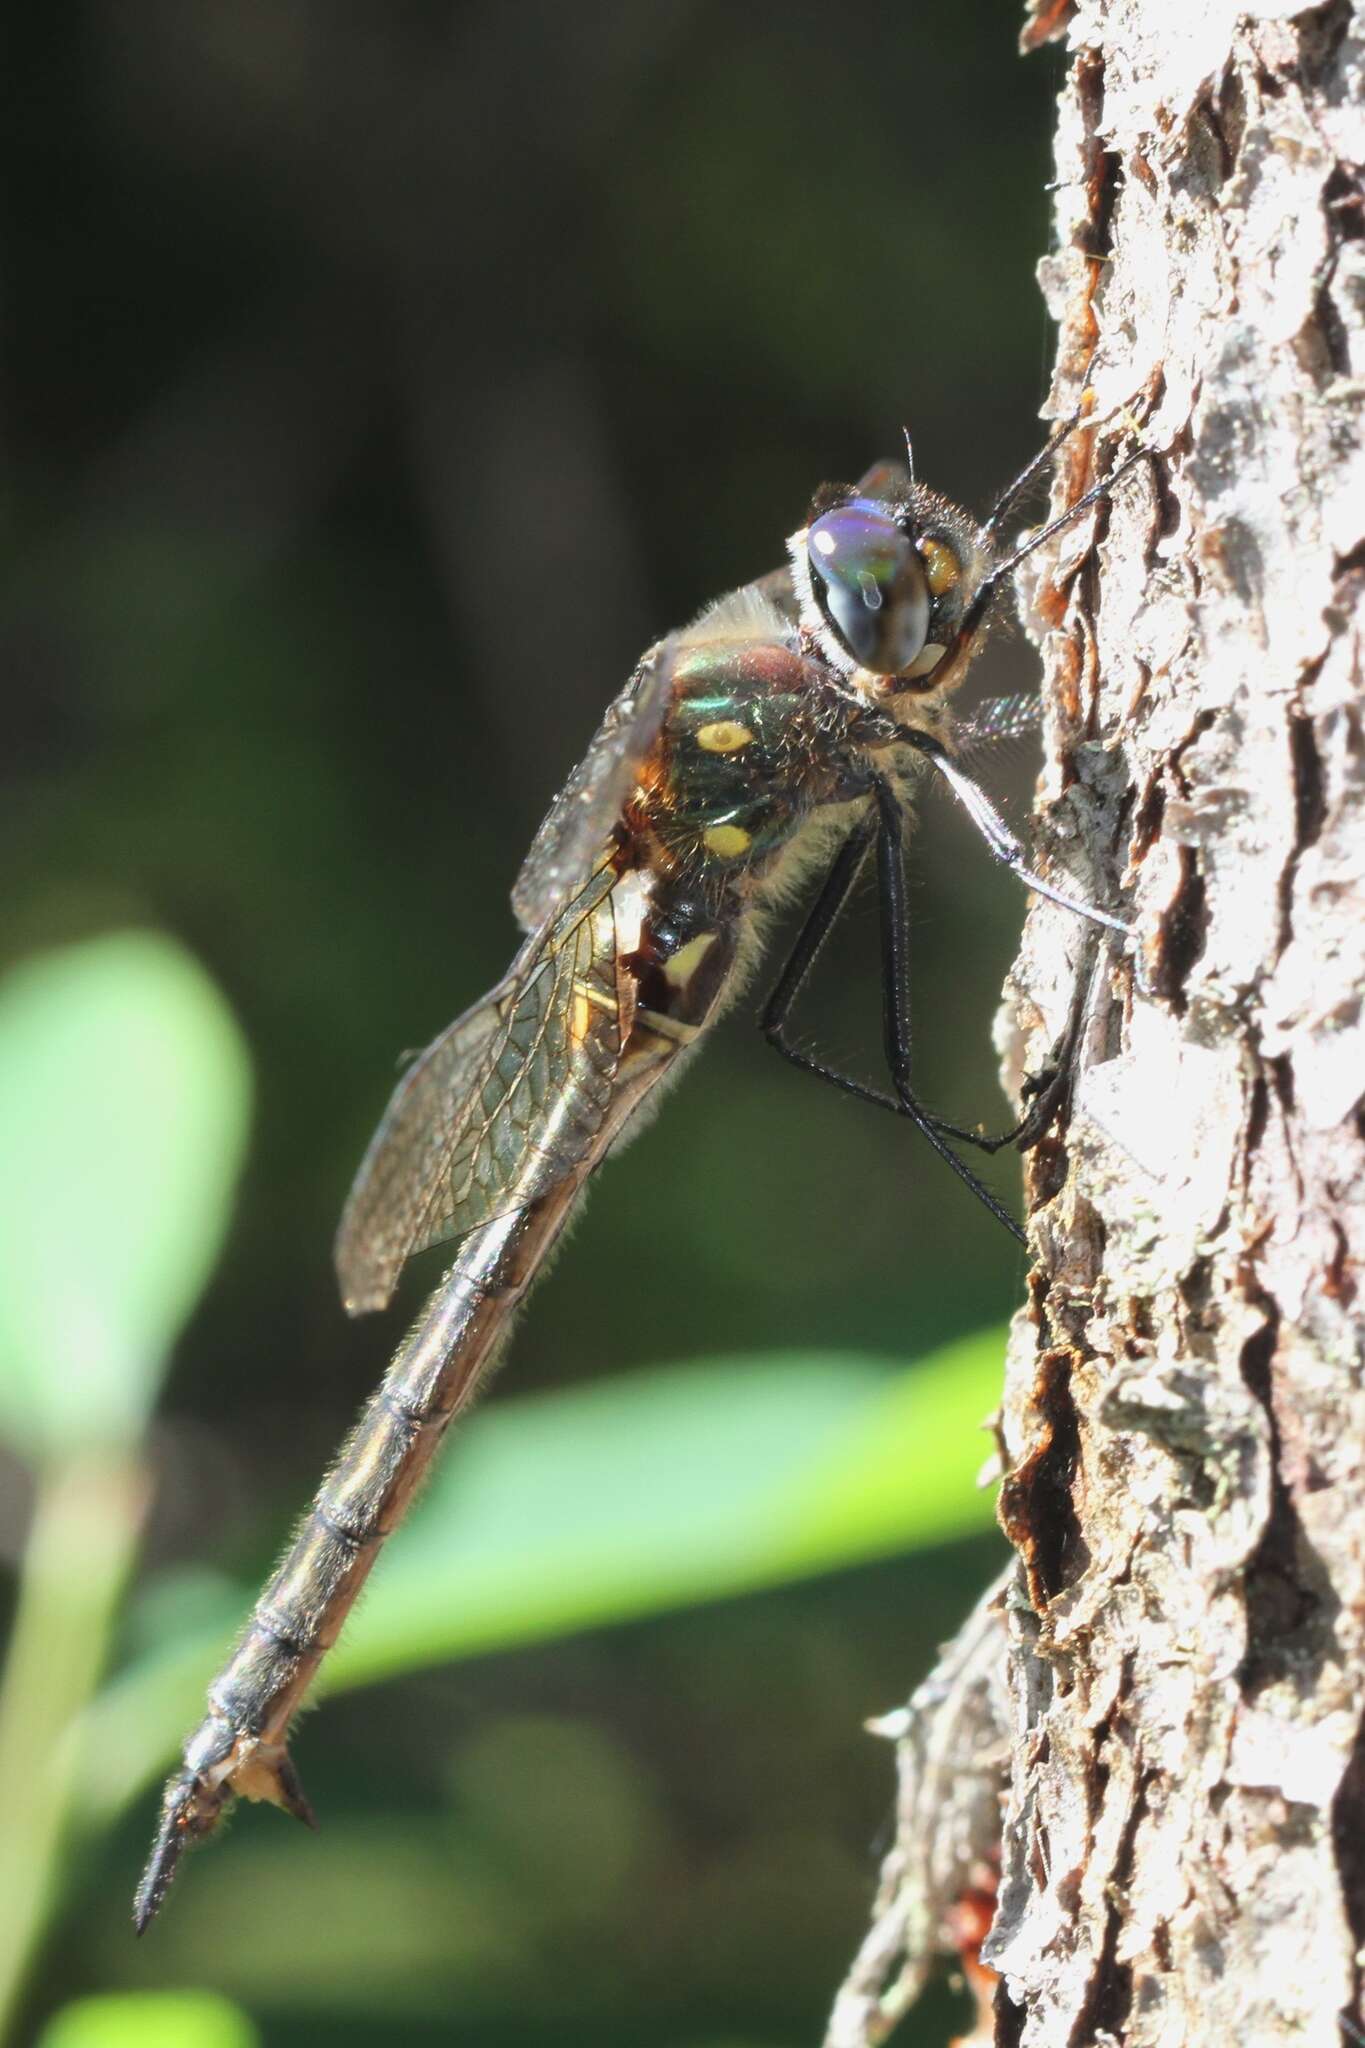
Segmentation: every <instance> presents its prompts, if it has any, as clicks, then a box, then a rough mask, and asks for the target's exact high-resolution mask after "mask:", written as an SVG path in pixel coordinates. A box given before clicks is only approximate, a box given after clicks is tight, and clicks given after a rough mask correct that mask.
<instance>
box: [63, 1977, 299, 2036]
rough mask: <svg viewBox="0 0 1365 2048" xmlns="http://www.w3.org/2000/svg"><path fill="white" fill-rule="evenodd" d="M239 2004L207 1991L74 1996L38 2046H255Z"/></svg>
mask: <svg viewBox="0 0 1365 2048" xmlns="http://www.w3.org/2000/svg"><path fill="white" fill-rule="evenodd" d="M260 2038H261V2037H260V2035H259V2033H258V2032H257V2030H256V2028H255V2026H254V2025H253V2024H252V2022H251V2020H250V2019H248V2017H247V2015H246V2014H245V2013H244V2012H243V2011H242V2009H241V2007H240V2006H239V2005H233V2004H231V2003H230V2002H229V2000H228V1999H226V1998H219V1997H218V1996H217V1994H216V1993H215V1992H212V1991H147V1992H142V1991H137V1992H120V1993H114V1994H109V1995H107V1996H105V1997H103V1998H78V1999H77V2000H76V2001H75V2003H74V2004H72V2005H66V2006H63V2007H62V2010H61V2011H60V2012H59V2013H56V2014H55V2015H54V2016H53V2018H52V2019H50V2020H49V2021H48V2023H47V2025H46V2026H45V2027H44V2029H43V2031H42V2033H41V2034H40V2035H39V2036H38V2042H37V2048H258V2044H259V2042H260Z"/></svg>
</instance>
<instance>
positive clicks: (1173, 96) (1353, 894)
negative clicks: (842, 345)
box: [831, 0, 1365, 2048]
mask: <svg viewBox="0 0 1365 2048" xmlns="http://www.w3.org/2000/svg"><path fill="white" fill-rule="evenodd" d="M1038 20H1039V23H1040V26H1039V27H1037V28H1036V29H1035V32H1034V39H1035V40H1037V39H1040V38H1041V36H1042V35H1043V34H1056V33H1059V32H1060V33H1064V34H1065V35H1066V37H1067V39H1068V41H1069V44H1070V48H1071V51H1072V61H1071V65H1070V70H1069V75H1068V79H1067V83H1066V86H1065V88H1064V91H1063V94H1062V99H1061V103H1060V107H1059V124H1058V136H1057V176H1058V179H1059V181H1060V183H1059V189H1058V193H1057V221H1058V246H1057V253H1056V254H1054V255H1053V256H1052V257H1050V258H1049V259H1048V260H1047V261H1046V262H1045V263H1044V264H1043V266H1042V271H1041V275H1042V282H1043V287H1044V291H1045V294H1046V297H1047V300H1048V304H1049V307H1050V309H1051V311H1052V313H1053V315H1054V317H1055V318H1056V319H1057V321H1058V323H1059V329H1060V335H1059V353H1058V363H1057V370H1056V376H1055V382H1054V388H1053V393H1052V410H1053V411H1054V413H1055V414H1056V415H1058V416H1061V415H1065V414H1066V413H1067V412H1068V411H1069V410H1070V409H1071V408H1072V407H1073V406H1074V405H1075V404H1076V403H1077V402H1078V400H1079V399H1080V396H1081V393H1082V392H1083V391H1085V390H1087V389H1088V390H1090V391H1092V392H1093V394H1094V397H1093V401H1092V411H1093V415H1094V417H1096V418H1097V419H1099V418H1102V417H1104V415H1105V414H1106V413H1107V412H1108V411H1109V410H1110V409H1111V408H1113V407H1115V406H1118V405H1120V404H1123V403H1125V402H1126V403H1127V405H1128V406H1129V408H1130V410H1131V412H1132V414H1133V415H1134V421H1135V424H1136V425H1137V427H1138V429H1139V433H1140V438H1141V440H1142V442H1143V444H1144V445H1145V446H1147V447H1148V448H1149V449H1151V451H1152V459H1151V460H1150V461H1149V462H1145V463H1143V464H1142V465H1140V466H1139V467H1138V468H1137V469H1136V470H1134V471H1133V472H1132V473H1130V475H1129V476H1128V477H1127V478H1125V479H1124V480H1123V481H1122V482H1121V483H1120V484H1119V485H1118V487H1117V488H1116V491H1115V493H1114V497H1113V501H1112V504H1111V505H1110V506H1109V507H1108V508H1106V509H1103V510H1102V511H1101V512H1100V513H1099V514H1098V515H1095V516H1092V517H1091V518H1089V519H1088V520H1087V521H1085V522H1082V523H1078V525H1077V526H1076V527H1075V528H1073V529H1070V530H1068V531H1067V532H1066V533H1065V534H1064V535H1063V536H1062V538H1061V540H1060V542H1059V543H1058V545H1057V546H1056V548H1055V550H1054V551H1052V552H1051V553H1050V554H1049V555H1048V557H1047V558H1046V559H1045V560H1039V561H1038V562H1037V563H1036V565H1035V566H1034V573H1033V575H1032V576H1031V577H1030V579H1029V588H1028V589H1027V590H1026V592H1025V593H1024V596H1025V600H1026V609H1027V610H1028V611H1029V612H1031V615H1032V619H1033V624H1034V629H1035V633H1036V637H1037V638H1038V641H1039V645H1040V647H1041V649H1042V652H1043V656H1044V660H1045V666H1046V679H1045V683H1044V696H1045V702H1046V704H1047V706H1048V713H1047V766H1046V770H1045V775H1044V782H1043V788H1042V800H1043V810H1042V831H1043V843H1044V845H1045V846H1048V847H1049V848H1050V850H1051V854H1052V858H1053V859H1054V860H1055V861H1056V863H1057V864H1058V867H1059V868H1060V869H1061V870H1064V871H1065V872H1066V873H1067V874H1068V875H1069V876H1071V877H1072V878H1074V879H1076V880H1079V881H1081V882H1082V883H1083V884H1084V885H1085V886H1086V887H1088V888H1089V889H1090V890H1091V892H1092V893H1093V895H1094V896H1095V898H1096V900H1097V901H1099V902H1101V903H1105V904H1117V903H1119V902H1123V903H1125V904H1126V905H1127V906H1128V908H1127V914H1128V915H1129V916H1130V917H1131V918H1132V920H1133V923H1134V925H1135V926H1136V931H1137V938H1136V942H1135V944H1133V945H1132V946H1130V947H1129V948H1127V949H1126V950H1125V949H1124V948H1123V947H1122V946H1121V945H1115V946H1112V947H1110V946H1103V947H1101V948H1100V950H1099V953H1098V955H1096V954H1095V951H1094V944H1093V940H1092V938H1091V937H1090V935H1088V934H1087V932H1086V931H1085V929H1084V928H1083V927H1081V926H1079V925H1078V924H1077V923H1076V921H1075V920H1074V919H1070V918H1068V917H1067V916H1066V915H1065V914H1064V913H1062V912H1059V911H1056V910H1055V909H1053V908H1051V907H1050V906H1048V905H1045V904H1040V905H1039V906H1038V907H1037V908H1036V909H1035V910H1034V912H1033V913H1032V915H1031V916H1030V919H1029V922H1028V928H1027V931H1026V934H1025V942H1024V946H1023V949H1022V952H1021V955H1020V959H1019V962H1018V964H1017V966H1016V969H1015V971H1014V974H1013V977H1012V984H1013V985H1012V990H1011V997H1010V1002H1009V1005H1008V1008H1007V1011H1006V1013H1005V1023H1004V1026H1003V1029H1002V1049H1003V1050H1004V1053H1005V1056H1006V1069H1007V1073H1008V1074H1009V1075H1010V1077H1011V1078H1012V1079H1013V1081H1014V1082H1015V1083H1016V1084H1017V1082H1018V1079H1019V1077H1020V1076H1021V1075H1022V1074H1023V1073H1024V1072H1026V1071H1029V1070H1031V1069H1036V1068H1037V1067H1039V1066H1040V1065H1041V1064H1043V1062H1044V1061H1045V1059H1046V1056H1047V1053H1048V1050H1049V1048H1050V1047H1051V1045H1052V1044H1053V1043H1054V1042H1055V1040H1056V1038H1057V1036H1058V1034H1059V1032H1060V1030H1061V1028H1062V1026H1063V1024H1064V1021H1065V1018H1066V1015H1067V1011H1068V1005H1069V1004H1070V1002H1071V998H1072V993H1073V990H1074V989H1075V987H1076V985H1077V978H1078V976H1088V977H1089V981H1088V986H1089V988H1090V992H1091V1001H1090V1005H1089V1011H1088V1016H1087V1023H1086V1029H1085V1034H1084V1043H1083V1046H1082V1050H1081V1055H1080V1059H1079V1063H1078V1073H1077V1081H1076V1088H1075V1092H1074V1096H1073V1100H1072V1103H1071V1106H1070V1110H1069V1113H1068V1115H1067V1116H1066V1117H1065V1118H1064V1119H1063V1121H1062V1122H1061V1124H1060V1125H1059V1127H1058V1129H1057V1131H1056V1132H1055V1133H1054V1135H1053V1136H1052V1137H1051V1138H1050V1139H1049V1140H1048V1141H1047V1142H1046V1143H1045V1144H1043V1145H1042V1146H1040V1147H1039V1148H1038V1150H1037V1152H1036V1153H1035V1154H1034V1155H1033V1158H1032V1161H1031V1163H1030V1166H1029V1169H1028V1182H1029V1193H1030V1206H1031V1211H1032V1219H1033V1221H1032V1242H1033V1247H1034V1253H1035V1265H1034V1269H1033V1273H1032V1276H1031V1283H1030V1295H1029V1302H1028V1305H1027V1307H1026V1309H1024V1310H1023V1311H1021V1313H1020V1315H1019V1316H1018V1318H1017V1319H1016V1325H1015V1330H1014V1336H1013V1342H1012V1347H1011V1352H1010V1356H1009V1361H1008V1365H1007V1372H1006V1390H1005V1400H1004V1406H1003V1415H1002V1440H1003V1447H1004V1455H1005V1463H1006V1467H1007V1476H1006V1479H1005V1482H1004V1485H1003V1487H1002V1496H1001V1511H1002V1519H1003V1521H1004V1523H1005V1526H1006V1529H1007V1531H1008V1533H1009V1535H1010V1537H1011V1539H1012V1541H1013V1543H1014V1545H1015V1548H1016V1550H1017V1552H1018V1557H1019V1564H1018V1566H1017V1580H1016V1584H1015V1587H1014V1589H1013V1591H1012V1595H1011V1597H1010V1598H1009V1599H1008V1600H1005V1601H1002V1602H1001V1604H1000V1608H999V1613H1000V1616H1001V1624H1002V1627H1004V1626H1006V1625H1007V1627H1008V1634H1009V1650H1008V1658H1007V1686H1008V1695H1007V1696H1008V1700H1009V1709H1008V1713H1009V1741H1008V1751H1009V1768H1008V1790H1007V1797H1006V1806H1005V1824H1004V1831H1003V1837H1002V1841H1001V1866H1000V1895H999V1903H998V1909H997V1913H996V1918H995V1924H994V1927H993V1929H992V1932H991V1934H990V1937H989V1939H988V1941H987V1944H986V1948H985V1954H986V1956H987V1958H988V1959H989V1960H990V1961H991V1962H992V1963H993V1964H994V1966H995V1968H996V1969H997V1970H998V1971H999V1972H1000V1973H1001V1982H1000V1986H999V1989H998V1992H997V1997H996V2013H995V2038H996V2040H997V2041H998V2042H1001V2043H1005V2042H1008V2043H1011V2044H1018V2048H1044V2044H1046V2048H1061V2044H1064V2043H1065V2044H1075V2048H1085V2044H1088V2043H1092V2042H1093V2043H1099V2044H1111V2043H1121V2044H1124V2048H1146V2044H1157V2043H1160V2044H1161V2048H1181V2044H1191V2048H1193V2044H1196V2043H1197V2044H1199V2048H1205V2044H1207V2043H1211V2042H1220V2043H1221V2042H1238V2043H1248V2044H1252V2048H1271V2044H1275V2043H1278V2042H1286V2043H1287V2042H1290V2041H1293V2042H1295V2043H1310V2044H1318V2043H1320V2044H1322V2048H1329V2044H1334V2043H1336V2042H1338V2041H1340V2040H1342V2039H1352V2038H1355V2036H1353V2035H1352V2033H1351V2026H1352V2025H1356V2026H1365V2015H1362V2009H1361V1968H1360V1960H1359V1956H1360V1951H1361V1947H1362V1943H1363V1942H1365V1733H1363V1725H1365V1724H1363V1723H1362V1712H1363V1710H1365V1386H1363V1385H1362V1377H1363V1375H1362V1356H1363V1350H1365V1347H1363V1346H1362V1305H1361V1298H1360V1293H1359V1288H1360V1280H1361V1262H1362V1256H1363V1255H1365V1126H1363V1125H1362V1117H1361V1096H1362V1089H1365V1015H1362V989H1363V988H1365V732H1362V720H1363V716H1365V705H1363V703H1362V689H1361V673H1362V659H1361V653H1362V649H1361V637H1362V636H1361V625H1362V592H1363V591H1365V453H1363V452H1362V398H1363V397H1365V206H1363V205H1362V188H1361V183H1360V173H1361V162H1362V159H1365V111H1362V109H1365V17H1363V16H1362V11H1361V9H1360V8H1358V7H1357V8H1352V7H1351V6H1350V5H1349V4H1346V0H1340V4H1332V5H1329V6H1326V7H1318V8H1313V9H1309V10H1303V9H1293V8H1290V7H1286V6H1281V5H1274V4H1269V0H1260V4H1254V5H1251V6H1248V7H1245V8H1243V9H1241V10H1239V9H1237V8H1236V7H1234V6H1233V5H1231V4H1201V5H1198V6H1190V5H1189V4H1188V0H1099V4H1093V5H1086V6H1082V7H1080V8H1077V9H1075V10H1074V11H1072V10H1069V9H1067V8H1065V7H1063V6H1059V5H1055V4H1054V5H1050V6H1046V7H1044V8H1043V9H1042V10H1041V12H1040V14H1039V17H1038ZM1120 445H1121V444H1120V441H1119V440H1118V438H1117V437H1115V436H1114V435H1113V433H1112V430H1109V429H1105V430H1101V431H1097V432H1094V433H1090V432H1084V431H1083V432H1081V433H1078V434H1077V435H1076V436H1075V437H1074V438H1073V441H1072V442H1071V443H1070V444H1069V445H1068V449H1067V452H1066V454H1065V456H1064V458H1063V459H1062V461H1061V463H1060V465H1059V473H1058V481H1057V498H1056V508H1057V509H1061V508H1062V507H1063V506H1064V505H1065V504H1066V503H1068V502H1070V501H1072V500H1074V499H1075V497H1077V496H1078V495H1079V494H1080V491H1081V490H1082V489H1083V488H1084V487H1085V485H1086V484H1088V483H1089V482H1091V481H1092V480H1093V479H1094V477H1095V476H1096V475H1098V474H1103V473H1104V470H1105V468H1106V466H1108V465H1109V464H1111V463H1112V462H1113V461H1114V459H1115V457H1116V454H1117V452H1118V451H1119V448H1120ZM921 1739H922V1738H921ZM897 1846H898V1853H900V1854H901V1855H902V1857H904V1856H905V1855H906V1854H907V1851H908V1850H909V1848H910V1846H911V1845H910V1844H909V1842H908V1841H907V1840H906V1839H903V1840H902V1841H901V1842H900V1843H898V1845H897ZM943 1904H944V1902H943V1901H942V1900H940V1901H938V1902H937V1910H939V1911H940V1913H941V1911H942V1907H943ZM882 1908H883V1917H885V1913H886V1911H887V1910H888V1907H887V1900H886V1898H885V1896H884V1898H883V1901H882ZM906 1924H908V1922H907V1923H906ZM939 1945H940V1946H943V1947H946V1946H948V1945H949V1943H948V1941H947V1939H946V1937H944V1936H943V1934H942V1929H941V1928H940V1943H939ZM901 1966H902V1967H903V1966H904V1965H903V1958H902V1964H901ZM864 1989H865V1991H866V1989H867V1987H866V1986H865V1987H864ZM864 2006H865V2012H866V2024H865V2025H864V2026H863V2031H862V2033H861V2035H859V2034H858V2033H857V2032H856V2030H855V2029H854V2027H853V2021H852V2016H851V2008H849V2007H847V2006H846V2007H845V2016H846V2018H848V2019H849V2026H848V2028H847V2029H846V2031H845V2032H844V2033H843V2034H842V2035H841V2036H840V2037H839V2038H840V2041H841V2048H842V2044H843V2043H849V2042H853V2041H855V2040H862V2041H874V2040H876V2039H878V2038H880V2037H881V2035H882V2034H883V2033H884V2032H885V2030H886V2024H887V2022H888V2021H889V2019H890V2018H891V2017H892V2014H893V2011H894V2009H895V2007H896V2000H895V1998H894V1995H893V1996H887V1995H886V1994H885V1980H884V1981H883V1995H882V1996H881V1997H880V1998H878V1997H877V1996H876V1995H869V1996H867V1997H865V2000H864ZM834 2038H835V2036H834V2035H831V2040H833V2039H834Z"/></svg>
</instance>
